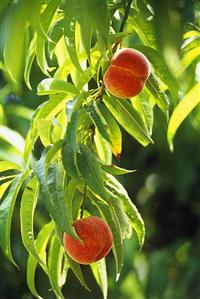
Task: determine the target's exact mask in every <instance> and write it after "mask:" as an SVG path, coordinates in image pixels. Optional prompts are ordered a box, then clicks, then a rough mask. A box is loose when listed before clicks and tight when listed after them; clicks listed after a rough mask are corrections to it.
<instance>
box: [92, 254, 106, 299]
mask: <svg viewBox="0 0 200 299" xmlns="http://www.w3.org/2000/svg"><path fill="white" fill-rule="evenodd" d="M90 267H91V269H92V273H93V275H94V277H95V279H96V281H97V283H98V285H99V286H100V288H101V290H102V293H103V298H104V299H106V298H107V293H108V279H107V271H106V262H105V258H104V259H101V260H100V261H98V262H95V263H92V264H91V265H90Z"/></svg>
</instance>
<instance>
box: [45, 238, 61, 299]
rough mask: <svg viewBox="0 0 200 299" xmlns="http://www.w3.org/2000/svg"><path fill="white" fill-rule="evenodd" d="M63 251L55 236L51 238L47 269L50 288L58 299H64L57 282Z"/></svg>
mask: <svg viewBox="0 0 200 299" xmlns="http://www.w3.org/2000/svg"><path fill="white" fill-rule="evenodd" d="M63 254H64V250H63V247H62V246H60V243H59V241H58V239H57V238H56V236H53V238H52V240H51V245H50V249H49V255H48V269H49V278H50V282H51V286H52V288H53V291H54V293H55V294H56V297H57V298H58V299H64V296H63V294H62V292H61V289H60V286H59V281H60V276H61V270H62V261H63Z"/></svg>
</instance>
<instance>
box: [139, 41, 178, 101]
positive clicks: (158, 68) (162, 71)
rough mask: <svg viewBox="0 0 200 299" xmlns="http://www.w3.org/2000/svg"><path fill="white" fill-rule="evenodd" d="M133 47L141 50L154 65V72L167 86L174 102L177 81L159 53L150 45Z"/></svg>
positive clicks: (176, 94)
mask: <svg viewBox="0 0 200 299" xmlns="http://www.w3.org/2000/svg"><path fill="white" fill-rule="evenodd" d="M135 48H136V49H137V50H139V51H141V52H142V53H143V54H144V55H145V56H146V57H147V58H148V59H149V61H150V63H151V64H152V65H153V67H154V72H155V74H156V75H157V76H158V77H159V78H160V79H161V80H162V81H163V82H164V84H166V85H167V86H168V87H169V90H170V92H171V93H172V95H173V98H174V101H175V102H176V99H177V96H178V83H177V81H176V78H175V77H174V76H173V75H172V73H171V72H170V69H169V67H168V65H167V64H166V62H165V60H164V59H163V57H162V56H161V55H160V53H159V52H158V51H157V50H155V49H153V48H151V47H145V46H136V47H135Z"/></svg>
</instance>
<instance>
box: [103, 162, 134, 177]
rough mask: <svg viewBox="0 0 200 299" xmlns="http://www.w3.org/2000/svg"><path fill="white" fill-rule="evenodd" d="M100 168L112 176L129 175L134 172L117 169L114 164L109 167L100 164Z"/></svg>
mask: <svg viewBox="0 0 200 299" xmlns="http://www.w3.org/2000/svg"><path fill="white" fill-rule="evenodd" d="M102 168H103V170H104V171H105V172H108V173H110V174H113V175H123V174H129V173H133V172H135V171H136V170H128V169H124V168H121V167H118V166H116V165H114V164H110V165H108V164H102Z"/></svg>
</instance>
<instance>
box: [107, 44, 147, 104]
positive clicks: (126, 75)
mask: <svg viewBox="0 0 200 299" xmlns="http://www.w3.org/2000/svg"><path fill="white" fill-rule="evenodd" d="M149 75H150V63H149V61H148V59H147V58H146V56H145V55H144V54H143V53H141V52H140V51H137V50H135V49H130V48H124V49H121V50H119V51H117V52H116V53H115V54H114V56H113V57H112V59H111V61H110V66H109V67H108V69H107V71H106V73H105V74H104V78H103V81H104V85H105V87H106V89H107V90H108V91H109V92H110V93H111V94H112V95H114V96H116V97H118V98H122V99H123V98H131V97H134V96H136V95H137V94H139V93H140V92H141V91H142V89H143V87H144V84H145V82H146V80H147V79H148V77H149Z"/></svg>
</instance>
